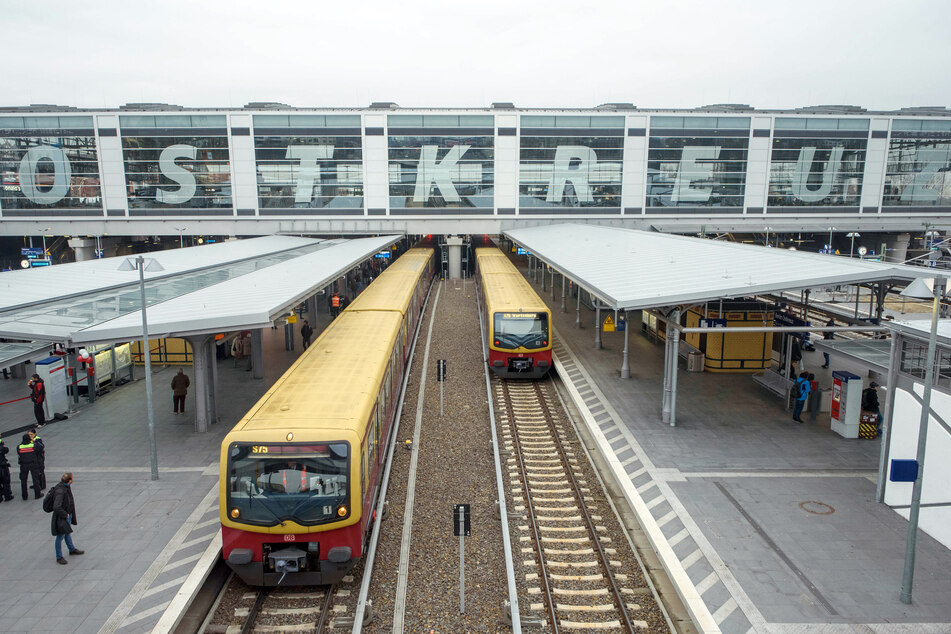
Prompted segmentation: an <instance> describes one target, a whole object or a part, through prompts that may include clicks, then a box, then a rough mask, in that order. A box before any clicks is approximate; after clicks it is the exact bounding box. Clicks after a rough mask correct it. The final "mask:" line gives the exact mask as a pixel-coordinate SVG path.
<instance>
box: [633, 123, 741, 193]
mask: <svg viewBox="0 0 951 634" xmlns="http://www.w3.org/2000/svg"><path fill="white" fill-rule="evenodd" d="M749 146H750V118H749V117H699V116H698V117H694V116H685V117H666V116H657V117H651V128H650V141H649V147H648V153H647V207H648V208H650V207H736V208H739V210H741V209H742V207H743V194H744V189H745V187H746V165H747V155H748V150H749Z"/></svg>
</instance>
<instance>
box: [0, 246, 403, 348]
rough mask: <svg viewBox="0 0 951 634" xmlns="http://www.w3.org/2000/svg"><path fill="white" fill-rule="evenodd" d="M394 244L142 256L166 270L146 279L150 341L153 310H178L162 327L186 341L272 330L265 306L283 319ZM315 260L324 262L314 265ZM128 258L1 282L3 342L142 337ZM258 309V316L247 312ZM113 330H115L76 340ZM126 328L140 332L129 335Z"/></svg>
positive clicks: (204, 249)
mask: <svg viewBox="0 0 951 634" xmlns="http://www.w3.org/2000/svg"><path fill="white" fill-rule="evenodd" d="M398 239H399V237H398V236H385V237H378V238H364V239H360V240H353V241H346V240H314V239H310V238H297V237H291V236H267V237H263V238H254V239H249V240H236V241H229V242H225V243H221V244H213V245H206V246H200V247H190V248H186V249H170V250H166V251H157V252H152V253H148V254H144V255H145V257H146V258H148V259H153V260H155V261H156V262H157V263H158V264H160V265H161V267H162V268H163V269H164V270H161V271H151V270H149V269H146V271H145V278H146V282H145V287H146V302H147V304H148V307H149V309H148V313H149V317H150V322H151V321H152V320H153V319H155V320H156V321H155V324H156V326H155V329H154V332H155V333H160V332H161V330H160V327H161V326H162V325H163V323H165V322H163V321H160V320H159V318H160V317H161V314H162V313H160V312H156V313H155V316H154V317H153V310H155V311H159V310H160V309H159V307H160V306H163V305H165V304H168V303H170V302H175V303H174V304H172V305H173V306H174V311H175V314H176V315H177V316H178V317H177V318H176V319H175V320H171V319H169V320H166V321H167V322H168V323H167V324H166V326H167V328H172V325H173V322H174V324H175V325H176V332H179V333H180V334H185V333H197V332H221V331H222V330H229V329H236V328H250V327H260V326H261V325H262V324H264V323H270V321H269V319H268V318H267V317H264V318H262V317H261V315H262V306H263V305H265V304H266V307H267V308H268V309H269V310H271V312H272V313H273V312H274V311H278V312H280V311H282V310H285V309H287V308H288V307H290V306H293V305H295V304H297V303H299V302H300V301H301V300H302V299H303V298H306V297H307V296H308V294H310V293H313V292H314V291H316V289H318V288H320V287H321V286H322V285H326V284H327V283H328V282H329V281H330V280H332V279H334V278H335V277H336V276H338V275H340V274H341V273H342V272H344V271H346V270H348V269H350V268H352V267H353V266H354V265H355V264H357V263H359V262H360V261H362V260H364V259H366V258H368V257H370V256H372V255H373V254H374V253H375V252H376V251H378V250H380V249H383V248H386V247H387V246H389V245H391V244H393V243H394V242H396V241H397V240H398ZM324 252H326V253H324ZM319 253H324V255H323V256H321V257H320V258H317V259H312V258H310V256H315V255H317V254H319ZM127 257H128V256H122V257H114V258H106V259H102V260H93V261H88V262H76V263H72V264H60V265H56V266H51V267H46V268H39V269H30V270H25V271H12V272H8V273H3V274H2V275H0V337H7V338H15V339H36V340H45V341H61V342H69V341H73V342H77V341H82V342H91V341H124V340H128V339H129V338H131V337H132V336H141V332H142V331H141V320H142V318H141V313H140V308H141V295H140V288H139V273H138V271H136V270H131V271H127V270H119V266H120V265H121V264H122V263H123V262H124V261H125V260H126V259H127ZM133 257H134V256H133ZM219 287H221V288H219ZM239 291H240V292H239ZM176 300H177V301H176ZM258 300H260V302H263V304H262V303H256V302H258ZM252 304H253V306H254V309H255V310H252V311H249V310H248V308H249V306H251V305H252ZM265 312H266V311H265ZM275 314H276V313H275ZM123 317H127V318H128V319H127V320H126V321H121V319H122V318H123ZM245 319H249V320H250V321H243V320H245ZM112 322H116V324H115V327H112V326H110V327H103V328H100V329H99V330H96V331H95V333H94V334H91V335H83V336H82V338H79V337H80V333H82V332H83V331H85V330H88V329H92V328H95V327H98V326H100V325H103V324H107V323H112ZM126 322H129V323H131V322H136V323H138V324H139V325H138V327H137V328H133V329H132V330H129V329H128V327H127V323H126ZM152 330H153V329H151V328H150V334H152ZM128 332H132V333H133V334H131V335H128V334H125V333H128ZM119 333H122V334H119Z"/></svg>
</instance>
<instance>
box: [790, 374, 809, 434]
mask: <svg viewBox="0 0 951 634" xmlns="http://www.w3.org/2000/svg"><path fill="white" fill-rule="evenodd" d="M811 390H812V385H811V383H810V381H809V373H808V372H803V373H802V374H800V375H799V378H798V379H796V383H795V385H794V386H793V394H795V395H796V406H795V407H794V408H793V414H792V419H793V420H794V421H796V422H797V423H801V422H803V420H802V418H800V416H802V408H803V407H805V406H806V399H807V398H809V392H810V391H811Z"/></svg>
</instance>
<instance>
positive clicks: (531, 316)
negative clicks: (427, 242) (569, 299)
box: [476, 247, 551, 379]
mask: <svg viewBox="0 0 951 634" xmlns="http://www.w3.org/2000/svg"><path fill="white" fill-rule="evenodd" d="M476 275H477V279H478V284H479V286H478V288H479V294H480V297H481V298H482V317H483V320H484V323H485V324H486V329H485V332H486V337H487V341H486V343H487V344H488V345H487V347H488V349H489V358H488V360H487V361H488V364H489V368H490V369H491V370H492V371H493V372H494V373H495V374H497V375H498V376H500V377H502V378H504V379H540V378H541V377H543V376H545V374H546V373H547V372H548V371H549V370H550V369H551V310H549V309H548V306H546V305H545V302H543V301H542V299H541V298H540V297H539V296H538V294H537V293H536V292H535V290H534V289H533V288H532V287H531V285H530V284H529V283H528V282H527V281H526V280H525V278H524V277H523V276H522V274H521V273H519V272H518V270H517V269H516V268H515V266H514V265H513V264H512V262H511V261H510V260H509V258H508V256H507V255H505V254H504V253H502V252H501V251H499V250H498V249H496V248H487V247H484V248H479V249H476Z"/></svg>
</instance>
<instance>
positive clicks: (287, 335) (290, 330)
mask: <svg viewBox="0 0 951 634" xmlns="http://www.w3.org/2000/svg"><path fill="white" fill-rule="evenodd" d="M284 349H285V350H293V349H294V324H289V323H287V322H285V323H284Z"/></svg>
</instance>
